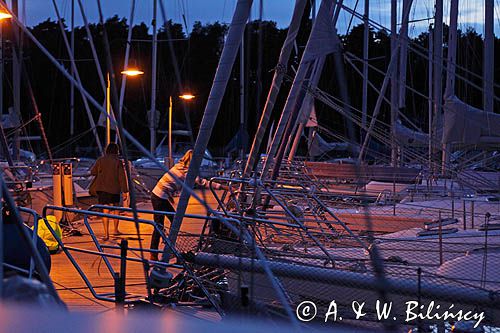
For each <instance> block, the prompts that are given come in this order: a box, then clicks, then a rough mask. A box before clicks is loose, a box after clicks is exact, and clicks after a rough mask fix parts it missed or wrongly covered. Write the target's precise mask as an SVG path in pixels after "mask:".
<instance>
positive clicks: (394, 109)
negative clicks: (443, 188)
mask: <svg viewBox="0 0 500 333" xmlns="http://www.w3.org/2000/svg"><path fill="white" fill-rule="evenodd" d="M397 11H398V2H397V0H391V54H392V56H393V57H394V59H395V60H394V61H395V62H396V63H397V62H398V52H397V50H396V49H397V40H398V37H397V36H398V34H397V17H398V12H397ZM402 43H403V41H401V44H400V45H402ZM397 72H398V71H397V68H396V69H395V70H394V71H393V72H392V73H391V166H393V167H395V166H396V165H397V162H398V147H397V143H396V135H395V129H396V122H397V119H398V90H399V89H398V79H397Z"/></svg>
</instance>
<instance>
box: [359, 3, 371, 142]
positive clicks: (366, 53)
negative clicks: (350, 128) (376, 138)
mask: <svg viewBox="0 0 500 333" xmlns="http://www.w3.org/2000/svg"><path fill="white" fill-rule="evenodd" d="M369 17H370V0H365V12H364V15H363V21H364V33H363V104H362V105H361V111H362V115H361V136H360V142H363V139H364V136H365V134H364V129H365V128H366V119H367V116H368V58H369V56H370V55H369V47H368V46H369V42H370V25H369V24H368V18H369Z"/></svg>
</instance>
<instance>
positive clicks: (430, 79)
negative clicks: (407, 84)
mask: <svg viewBox="0 0 500 333" xmlns="http://www.w3.org/2000/svg"><path fill="white" fill-rule="evenodd" d="M433 36H434V32H433V30H432V28H431V27H429V37H428V38H429V46H428V50H429V51H428V54H429V59H428V63H429V65H428V66H429V68H428V70H427V81H428V86H429V92H428V118H429V119H428V132H429V156H428V158H429V161H428V163H429V172H432V169H433V167H432V151H433V148H432V142H433V139H434V131H433V130H432V111H433V106H434V103H433V95H432V90H433V87H434V85H433V84H432V83H433V77H432V71H433V68H434V63H433V60H434V52H433V49H434V37H433Z"/></svg>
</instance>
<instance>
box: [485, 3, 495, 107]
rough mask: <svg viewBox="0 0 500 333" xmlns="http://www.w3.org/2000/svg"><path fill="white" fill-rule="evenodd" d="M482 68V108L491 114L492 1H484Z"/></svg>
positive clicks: (492, 77)
mask: <svg viewBox="0 0 500 333" xmlns="http://www.w3.org/2000/svg"><path fill="white" fill-rule="evenodd" d="M484 10H485V11H484V61H483V64H484V68H483V78H484V80H483V84H484V86H483V87H484V90H483V108H484V111H486V112H493V96H494V90H493V80H494V73H495V70H494V69H495V66H494V59H495V43H494V42H495V36H494V34H493V10H494V5H493V0H485V1H484Z"/></svg>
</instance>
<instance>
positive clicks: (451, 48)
mask: <svg viewBox="0 0 500 333" xmlns="http://www.w3.org/2000/svg"><path fill="white" fill-rule="evenodd" d="M457 21H458V0H453V1H451V6H450V28H449V32H448V58H447V60H446V63H447V65H446V87H445V92H444V99H445V101H446V99H447V98H449V97H452V96H453V95H454V94H455V66H456V54H457V42H458V36H457V35H458V34H457V28H458V22H457ZM443 128H444V124H443ZM450 149H451V145H450V144H443V155H442V160H441V164H442V165H441V169H442V172H443V174H445V173H446V169H447V165H448V163H449V160H450Z"/></svg>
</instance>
